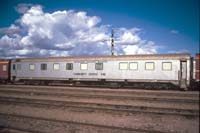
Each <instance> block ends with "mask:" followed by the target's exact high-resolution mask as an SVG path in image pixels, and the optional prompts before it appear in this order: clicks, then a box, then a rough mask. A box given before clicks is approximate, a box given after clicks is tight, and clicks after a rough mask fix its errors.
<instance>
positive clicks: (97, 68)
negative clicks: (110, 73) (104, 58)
mask: <svg viewBox="0 0 200 133" xmlns="http://www.w3.org/2000/svg"><path fill="white" fill-rule="evenodd" d="M99 64H101V67H99V66H98V67H97V65H99ZM99 68H100V69H99ZM95 70H103V63H102V62H96V63H95Z"/></svg>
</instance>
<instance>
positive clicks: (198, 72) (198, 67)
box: [194, 54, 200, 82]
mask: <svg viewBox="0 0 200 133" xmlns="http://www.w3.org/2000/svg"><path fill="white" fill-rule="evenodd" d="M194 69H195V70H194V72H195V81H196V82H200V54H196V56H195V66H194Z"/></svg>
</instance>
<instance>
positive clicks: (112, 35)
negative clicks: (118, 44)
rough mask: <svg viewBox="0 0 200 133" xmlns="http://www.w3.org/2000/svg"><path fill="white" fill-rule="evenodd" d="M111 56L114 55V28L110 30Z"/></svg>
mask: <svg viewBox="0 0 200 133" xmlns="http://www.w3.org/2000/svg"><path fill="white" fill-rule="evenodd" d="M111 56H114V30H113V28H112V31H111Z"/></svg>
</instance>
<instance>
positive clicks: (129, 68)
mask: <svg viewBox="0 0 200 133" xmlns="http://www.w3.org/2000/svg"><path fill="white" fill-rule="evenodd" d="M133 63H134V64H137V68H136V69H131V64H133ZM129 70H133V71H137V70H138V62H129Z"/></svg>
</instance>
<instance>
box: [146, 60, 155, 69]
mask: <svg viewBox="0 0 200 133" xmlns="http://www.w3.org/2000/svg"><path fill="white" fill-rule="evenodd" d="M148 63H152V64H153V69H147V64H148ZM145 70H147V71H154V70H155V62H145Z"/></svg>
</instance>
